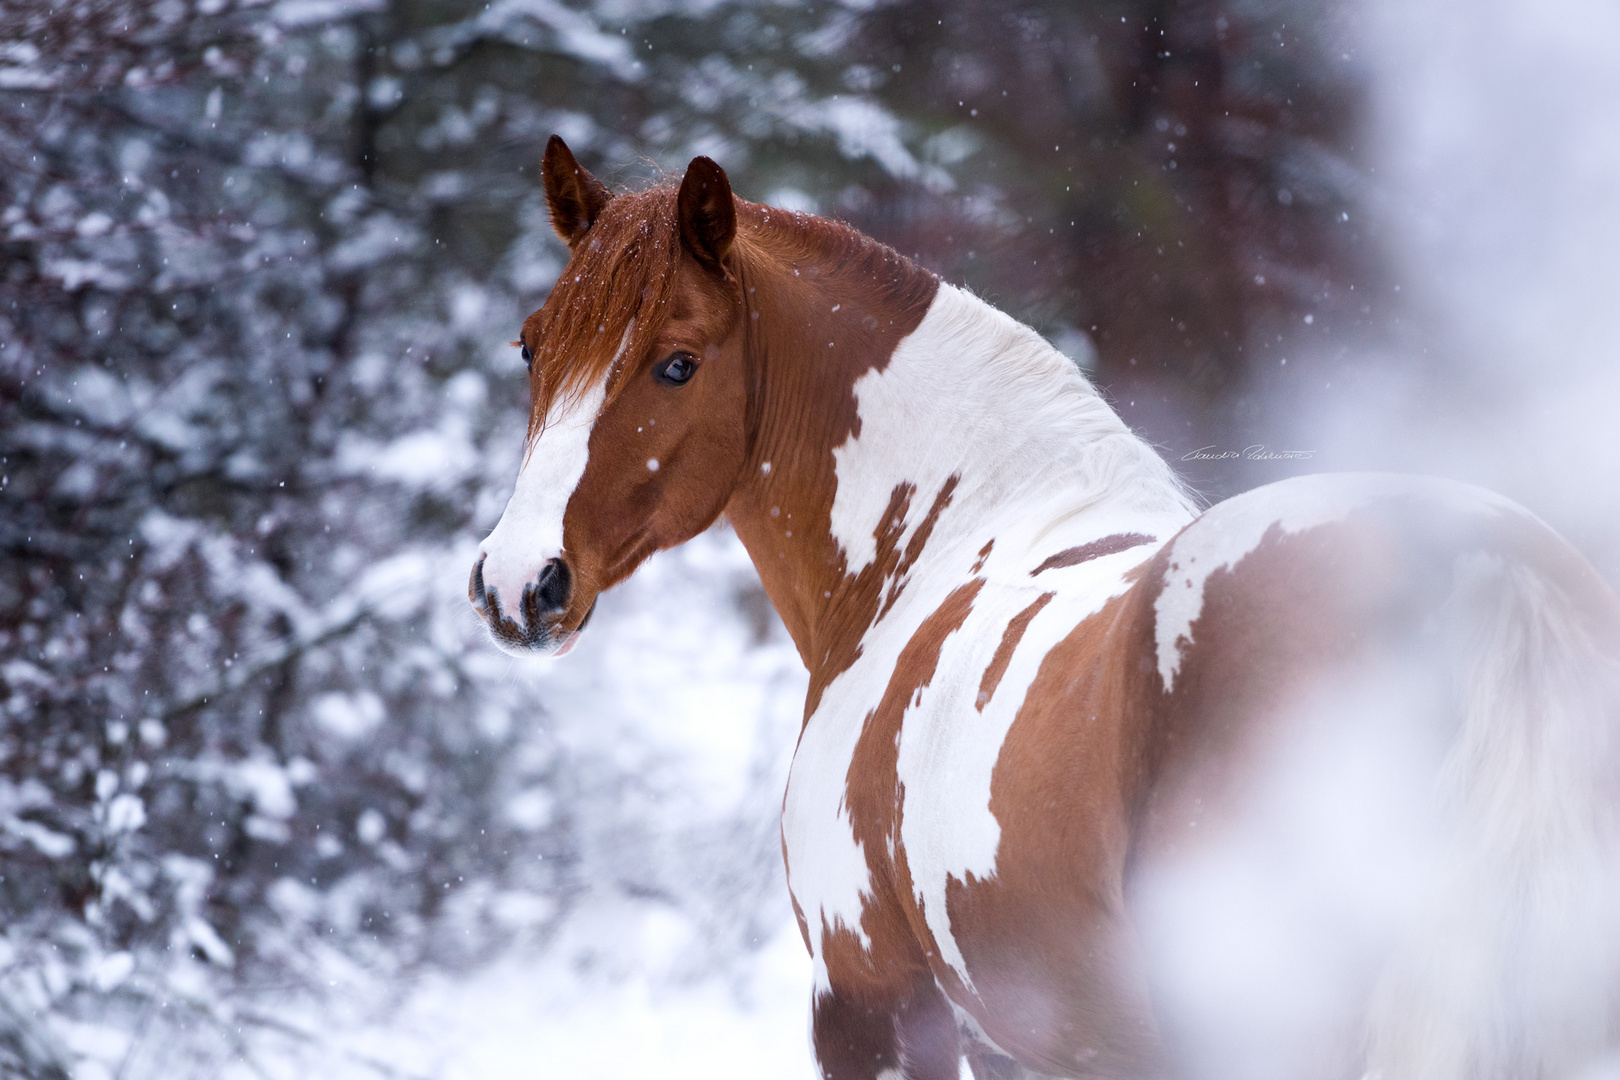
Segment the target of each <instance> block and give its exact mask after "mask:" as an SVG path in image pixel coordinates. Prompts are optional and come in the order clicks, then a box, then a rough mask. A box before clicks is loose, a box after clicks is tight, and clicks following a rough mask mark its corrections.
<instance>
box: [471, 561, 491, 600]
mask: <svg viewBox="0 0 1620 1080" xmlns="http://www.w3.org/2000/svg"><path fill="white" fill-rule="evenodd" d="M484 558H485V556H484V553H483V552H479V554H478V561H477V562H475V563H473V569H472V580H470V581H468V582H467V599H469V600H471V601H472V602H473V606H474V607H476V608H477V609H478V610H479V611H483V610H484V609H485V608H486V607H488V606H489V594H488V593H487V592H486V591H485V589H484Z"/></svg>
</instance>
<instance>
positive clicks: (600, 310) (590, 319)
mask: <svg viewBox="0 0 1620 1080" xmlns="http://www.w3.org/2000/svg"><path fill="white" fill-rule="evenodd" d="M676 192H677V188H676V187H675V185H673V184H667V183H666V184H659V185H657V186H654V187H650V188H647V189H646V190H644V191H626V192H620V193H618V194H616V195H614V196H613V198H612V199H610V200H609V201H608V204H607V205H606V206H605V207H604V208H603V209H602V212H601V214H600V215H599V216H598V217H597V219H596V221H595V222H594V223H592V225H591V229H590V231H589V232H588V233H586V234H585V236H584V238H583V240H582V242H581V245H580V247H579V248H578V249H576V250H575V251H574V254H573V258H571V259H570V260H569V263H568V266H567V268H566V269H564V271H563V275H562V277H560V278H558V279H557V284H556V285H555V286H553V287H552V290H551V295H550V296H548V297H547V298H546V302H545V304H544V305H543V306H542V307H541V308H540V310H539V311H537V312H535V313H534V315H532V316H530V319H529V325H528V326H526V327H525V329H527V330H530V331H531V332H532V340H533V341H535V342H536V343H537V346H538V348H537V350H536V353H535V357H534V365H535V378H534V380H533V389H534V395H535V408H534V409H533V410H532V411H531V412H530V414H529V415H530V420H529V439H530V440H531V441H532V440H534V439H535V438H537V437H538V436H539V427H540V425H542V424H543V423H544V422H545V418H546V416H547V415H548V414H549V413H550V410H551V405H552V403H553V402H554V401H556V400H557V399H558V398H559V397H562V398H564V399H567V398H568V397H570V396H572V395H575V394H578V393H580V392H581V391H583V390H584V388H585V387H587V386H591V385H593V384H594V383H595V382H596V381H597V380H599V379H602V378H604V377H605V378H607V379H608V381H609V386H608V393H609V395H610V396H611V394H612V392H613V390H614V389H615V388H616V386H615V384H616V383H617V381H618V378H619V376H620V375H621V371H620V370H615V365H616V362H617V361H618V359H619V357H620V356H621V355H622V356H640V355H642V354H643V353H644V352H646V350H647V349H648V348H650V347H651V345H652V338H653V336H654V335H655V334H656V333H657V331H658V328H659V326H660V325H662V323H663V319H662V318H661V317H651V318H649V317H642V318H639V319H638V318H637V314H638V313H641V312H646V313H647V315H653V314H655V313H657V312H658V311H659V309H661V308H663V307H665V306H666V305H668V303H669V300H670V297H671V295H672V294H673V292H674V289H675V267H676V265H677V262H678V261H679V258H680V244H681V241H680V233H679V229H678V226H677V222H676V218H675V196H676Z"/></svg>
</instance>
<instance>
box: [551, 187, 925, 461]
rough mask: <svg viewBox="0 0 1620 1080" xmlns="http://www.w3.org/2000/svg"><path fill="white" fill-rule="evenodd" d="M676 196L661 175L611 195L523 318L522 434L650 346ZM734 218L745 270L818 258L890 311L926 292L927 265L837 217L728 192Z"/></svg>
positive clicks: (671, 275) (659, 313)
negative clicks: (526, 365)
mask: <svg viewBox="0 0 1620 1080" xmlns="http://www.w3.org/2000/svg"><path fill="white" fill-rule="evenodd" d="M678 194H679V187H678V185H676V184H674V183H669V182H665V183H660V184H656V185H654V186H652V187H649V188H646V189H644V190H641V191H624V192H618V193H616V194H615V195H614V196H613V198H612V199H610V200H609V201H608V203H607V205H606V206H605V207H604V208H603V209H602V212H601V214H600V215H599V216H598V217H597V219H596V221H595V222H593V223H592V225H591V228H590V231H589V232H587V233H586V234H585V236H584V238H583V241H582V244H581V246H580V247H579V248H577V249H576V250H575V251H574V254H573V257H572V258H571V259H570V260H569V263H568V266H567V268H566V269H565V270H564V271H563V274H562V276H561V277H560V278H558V280H557V284H556V285H555V286H554V287H553V288H552V291H551V295H550V296H549V297H547V299H546V302H545V305H544V306H543V307H541V309H540V310H539V311H537V312H535V314H534V315H533V316H531V318H530V320H529V324H528V325H527V326H526V327H525V329H526V330H528V331H530V332H531V340H533V341H535V342H537V343H538V350H537V352H536V354H535V359H534V363H535V372H536V377H535V379H534V380H533V389H534V394H535V408H534V409H533V410H532V411H531V413H530V427H529V438H530V440H531V442H532V440H533V439H535V438H538V437H539V428H540V426H541V425H542V424H544V422H545V418H546V416H548V415H549V413H550V409H551V406H552V404H553V402H554V401H556V400H558V398H562V399H564V400H566V399H567V398H569V397H570V396H572V395H575V394H578V393H580V392H582V391H583V390H584V389H585V388H586V387H588V386H592V385H594V384H595V383H596V382H597V381H598V380H601V379H603V378H606V379H607V387H606V391H607V396H608V397H609V398H611V397H612V396H613V394H614V393H615V392H616V391H617V389H618V388H619V384H620V382H621V379H622V377H623V375H624V374H625V373H626V372H625V369H624V367H623V366H622V365H619V364H618V361H619V358H620V357H621V356H623V357H638V356H641V355H644V354H645V353H646V351H647V350H648V349H649V348H650V347H651V346H652V343H653V338H654V337H655V336H656V335H657V333H658V330H659V328H660V327H661V326H662V325H663V322H664V316H665V314H666V310H665V309H666V308H667V305H668V304H669V302H670V299H671V297H672V296H673V294H674V286H675V271H676V268H677V266H678V264H679V261H680V258H681V240H680V227H679V222H678V220H677V218H676V205H677V197H678ZM737 224H738V231H737V237H736V240H735V242H734V244H733V247H732V252H733V255H734V258H735V259H736V261H737V263H738V269H739V271H741V272H742V273H743V275H744V276H745V277H752V276H753V275H752V273H751V272H752V271H753V270H754V269H756V268H757V267H759V266H760V265H762V264H764V263H767V262H768V263H774V264H776V265H778V266H786V267H788V268H790V269H791V268H792V267H794V266H795V265H799V264H801V263H802V264H805V265H812V264H819V265H820V267H821V268H822V269H824V270H825V271H826V272H829V273H833V274H840V275H842V274H848V275H849V276H850V278H851V279H852V280H858V281H862V282H865V283H867V287H868V288H870V289H871V290H873V291H874V292H875V293H876V294H877V295H881V296H883V297H885V298H886V299H887V300H888V301H890V303H891V304H892V306H893V307H894V308H895V310H897V311H908V310H913V309H914V310H916V311H917V312H918V313H919V317H920V312H921V311H922V310H925V309H926V308H927V306H928V302H929V300H930V299H932V297H933V290H934V283H935V282H936V280H937V279H936V278H935V277H934V275H933V274H932V273H931V272H929V271H928V270H925V269H923V268H921V267H919V266H917V265H916V264H915V263H913V262H912V261H911V260H909V259H907V258H906V257H905V256H903V255H901V254H900V253H899V252H897V251H895V250H894V249H892V248H890V247H888V246H886V245H884V244H882V243H879V242H878V241H876V240H873V239H872V238H871V237H868V236H866V235H865V234H863V233H861V232H860V231H859V230H857V229H855V228H853V227H852V226H849V225H846V224H844V223H843V222H840V221H834V220H830V219H827V218H821V217H816V216H814V215H811V214H801V213H796V212H793V211H789V210H779V209H776V208H775V207H770V206H765V205H763V204H760V203H751V202H748V201H747V200H744V199H738V200H737ZM794 272H795V273H796V272H797V271H796V270H795V271H794Z"/></svg>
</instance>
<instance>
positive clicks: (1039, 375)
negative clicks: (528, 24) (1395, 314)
mask: <svg viewBox="0 0 1620 1080" xmlns="http://www.w3.org/2000/svg"><path fill="white" fill-rule="evenodd" d="M544 175H545V180H546V194H547V198H548V200H549V202H550V206H551V211H552V217H553V221H554V224H555V225H556V228H557V231H558V233H559V234H560V235H561V236H562V237H563V239H564V240H565V241H566V242H567V243H568V245H569V247H570V249H571V252H572V257H571V260H570V262H569V264H568V266H567V268H566V269H565V270H564V272H563V275H562V277H561V278H560V279H559V282H558V284H557V287H556V288H555V289H554V290H553V292H552V294H551V296H550V297H549V298H548V299H547V301H546V303H545V305H544V306H543V307H542V308H541V309H540V310H539V311H537V312H535V313H534V314H533V315H532V316H530V318H529V319H528V320H527V321H526V322H525V324H524V327H523V332H522V336H521V340H520V344H521V346H522V348H523V350H524V355H525V357H526V358H527V359H529V360H530V361H531V371H530V385H531V388H532V390H533V394H534V403H535V404H534V410H533V413H532V417H531V425H530V433H529V438H530V445H529V448H528V454H527V457H526V460H525V462H524V466H523V469H522V471H521V473H520V474H519V477H518V480H517V485H516V489H515V492H514V494H513V496H512V500H511V503H510V504H509V505H508V507H507V509H506V512H505V514H504V515H503V516H502V518H501V521H500V523H499V524H498V525H497V526H496V528H495V530H494V531H493V532H492V533H491V534H490V536H489V537H488V539H486V540H485V541H484V544H483V545H482V548H481V551H480V555H479V559H478V562H477V565H476V566H475V567H474V570H473V578H472V585H471V596H472V600H473V603H474V605H475V606H476V607H477V609H478V611H479V612H480V614H481V615H482V616H483V617H484V619H485V621H486V623H487V624H488V626H489V627H490V631H491V633H492V635H493V636H494V638H495V639H496V641H497V642H498V643H500V644H501V645H502V646H503V647H506V648H508V649H511V650H514V651H519V652H525V653H541V654H545V653H560V652H563V651H566V650H567V649H568V648H569V647H571V645H572V644H573V642H574V641H575V640H576V639H577V635H578V634H579V632H580V631H581V630H582V629H583V628H584V624H585V622H586V620H587V619H588V618H589V615H590V612H591V610H592V609H593V606H594V603H595V600H596V596H597V595H598V594H599V593H600V592H601V591H602V590H603V589H607V588H610V587H611V586H613V585H614V584H616V583H617V582H619V581H621V580H623V579H624V578H625V577H627V576H628V575H629V574H630V573H631V572H632V571H633V570H634V569H635V568H636V566H637V565H638V564H639V563H641V562H642V561H643V560H644V559H645V558H646V557H647V556H648V555H650V554H651V553H652V552H654V551H656V550H658V549H660V548H664V547H669V546H672V545H674V544H678V543H681V542H682V541H684V540H686V539H688V538H690V537H691V536H693V535H695V534H697V533H698V532H700V531H702V530H703V529H706V528H707V527H708V526H709V525H710V524H712V523H713V522H714V521H715V520H716V519H717V518H718V517H719V516H720V515H721V514H724V515H725V516H726V518H727V519H728V520H729V521H730V523H731V525H732V527H733V528H734V529H735V530H736V532H737V535H738V536H739V537H740V538H741V540H742V542H743V544H744V545H745V546H746V547H747V549H748V552H749V554H750V555H751V557H752V558H753V561H754V564H755V566H756V567H757V568H758V570H759V574H760V578H761V580H762V581H763V583H764V586H765V589H766V591H767V592H768V594H769V595H770V597H771V600H772V602H773V603H774V605H775V606H776V609H777V611H778V612H779V613H780V614H781V616H782V620H783V622H784V623H785V624H786V626H787V628H788V631H789V633H790V634H791V635H792V637H793V640H794V642H795V644H796V645H797V646H798V649H799V652H800V655H801V656H802V657H803V659H804V662H805V665H806V666H807V667H808V669H809V671H810V688H809V695H808V699H807V701H806V704H805V722H804V728H803V730H802V733H801V736H800V739H799V745H798V748H797V750H796V752H795V756H794V761H793V766H792V771H791V775H790V779H789V783H788V789H787V793H786V797H785V800H784V804H783V813H782V838H783V853H784V857H785V859H786V864H787V874H788V883H789V887H790V891H791V893H792V896H793V903H794V910H795V913H796V915H797V917H798V921H799V926H800V929H801V931H802V932H803V934H804V939H805V943H806V946H807V947H808V948H809V950H810V954H811V956H812V958H813V960H814V968H815V987H814V993H813V999H812V1000H813V1037H814V1045H815V1052H816V1056H817V1060H818V1062H819V1065H820V1068H821V1071H822V1075H823V1076H825V1077H829V1078H838V1080H844V1078H849V1080H857V1078H864V1080H876V1078H879V1077H884V1078H893V1077H905V1078H912V1080H946V1078H955V1077H956V1076H957V1075H958V1070H959V1067H960V1062H961V1059H962V1058H963V1057H964V1056H965V1057H966V1058H967V1060H968V1063H969V1064H970V1066H971V1067H972V1070H973V1072H974V1075H975V1076H976V1077H980V1078H984V1077H990V1076H995V1077H1011V1076H1017V1075H1030V1074H1035V1075H1047V1076H1072V1077H1078V1076H1088V1077H1089V1076H1108V1077H1139V1076H1140V1077H1147V1076H1164V1075H1197V1076H1220V1077H1224V1076H1234V1077H1240V1076H1241V1077H1270V1076H1276V1077H1279V1078H1284V1077H1287V1078H1298V1077H1323V1078H1328V1077H1339V1076H1342V1075H1361V1074H1364V1073H1365V1074H1369V1075H1382V1076H1384V1077H1387V1078H1389V1080H1395V1078H1397V1077H1424V1078H1442V1077H1443V1078H1452V1077H1455V1078H1458V1080H1460V1078H1462V1077H1474V1076H1498V1075H1500V1076H1506V1075H1510V1074H1512V1075H1518V1074H1526V1075H1529V1074H1534V1075H1552V1074H1553V1073H1559V1072H1573V1071H1575V1070H1577V1069H1579V1068H1581V1067H1584V1066H1586V1065H1588V1064H1590V1063H1593V1062H1596V1061H1598V1060H1599V1059H1600V1058H1602V1057H1603V1055H1605V1054H1607V1053H1611V1052H1613V1051H1614V1050H1615V1049H1616V1046H1617V1042H1616V1040H1617V1038H1620V1015H1617V1013H1616V1004H1615V1002H1616V1001H1620V977H1617V976H1620V916H1617V914H1616V911H1617V909H1616V908H1615V907H1614V905H1611V904H1610V903H1608V901H1607V897H1608V896H1610V895H1612V894H1613V890H1614V888H1615V886H1616V884H1617V868H1620V858H1617V853H1620V796H1617V792H1616V787H1615V784H1614V782H1613V777H1614V776H1615V775H1616V766H1617V765H1620V739H1617V737H1616V736H1617V732H1616V719H1617V716H1616V714H1617V702H1620V693H1617V688H1620V674H1617V672H1620V603H1617V602H1616V600H1615V597H1614V594H1613V593H1612V591H1610V590H1609V588H1608V586H1607V585H1606V584H1605V583H1604V582H1603V581H1602V579H1601V578H1600V577H1599V576H1598V575H1597V574H1596V572H1595V571H1593V570H1592V568H1591V567H1590V566H1589V565H1588V564H1587V563H1586V562H1585V561H1584V560H1582V559H1581V558H1580V556H1579V555H1577V554H1576V553H1575V552H1573V551H1572V550H1571V549H1570V548H1569V547H1568V545H1566V544H1565V543H1564V542H1563V541H1562V540H1560V539H1559V538H1558V537H1556V536H1555V535H1553V534H1552V533H1551V532H1550V531H1548V530H1547V529H1546V528H1545V527H1544V526H1542V525H1541V524H1540V523H1539V522H1537V521H1536V520H1535V519H1534V518H1533V517H1532V516H1531V515H1529V514H1528V513H1527V512H1526V511H1524V510H1522V509H1520V508H1518V507H1516V506H1515V505H1513V504H1511V503H1509V502H1507V501H1506V500H1504V499H1501V498H1499V497H1497V496H1494V495H1491V494H1489V493H1487V492H1484V491H1480V490H1478V489H1476V488H1470V487H1466V486H1463V485H1460V484H1454V483H1450V482H1447V481H1441V480H1430V479H1422V478H1408V477H1394V476H1368V475H1348V474H1343V475H1327V476H1318V477H1305V478H1298V479H1294V480H1289V481H1285V482H1282V483H1278V484H1273V485H1269V486H1267V487H1263V488H1260V489H1257V490H1255V491H1252V492H1249V493H1247V494H1245V495H1241V496H1238V497H1236V498H1234V499H1231V500H1228V501H1227V502H1224V503H1221V504H1219V505H1217V506H1215V507H1213V508H1211V509H1210V510H1208V511H1205V512H1204V513H1202V514H1199V513H1197V511H1196V509H1195V507H1194V504H1193V502H1192V500H1191V499H1190V498H1189V497H1188V495H1187V493H1186V492H1185V490H1184V489H1183V488H1182V487H1181V485H1180V484H1179V483H1178V482H1177V480H1176V478H1175V476H1174V475H1173V474H1172V472H1171V471H1170V469H1169V468H1168V467H1167V466H1166V465H1165V464H1164V462H1163V461H1162V460H1161V459H1160V458H1159V457H1158V456H1157V455H1156V454H1155V453H1154V452H1153V451H1152V449H1151V448H1150V447H1149V446H1147V444H1145V443H1144V442H1143V441H1142V440H1140V439H1139V438H1137V437H1136V436H1135V435H1134V434H1133V433H1132V432H1131V431H1130V430H1129V429H1128V428H1127V427H1126V426H1125V425H1124V424H1123V422H1121V421H1120V419H1119V418H1118V417H1117V416H1116V415H1115V414H1114V412H1113V411H1112V410H1111V409H1110V408H1109V407H1108V405H1107V404H1106V403H1105V402H1104V401H1103V399H1102V398H1101V397H1100V396H1099V395H1098V394H1097V393H1096V392H1095V390H1094V389H1093V388H1092V386H1091V385H1090V384H1089V383H1088V382H1087V381H1086V379H1085V378H1084V377H1083V376H1082V375H1081V374H1080V372H1079V371H1078V370H1076V368H1075V367H1074V365H1073V364H1072V363H1070V362H1069V361H1068V360H1067V359H1066V358H1065V357H1063V356H1062V355H1061V354H1060V353H1058V352H1057V351H1056V350H1055V349H1053V348H1051V347H1050V346H1049V345H1047V344H1046V342H1045V341H1043V340H1042V339H1041V338H1040V336H1039V335H1037V334H1036V333H1035V332H1034V331H1032V330H1030V329H1029V328H1028V327H1025V326H1022V325H1020V324H1019V323H1017V322H1015V321H1014V320H1012V319H1010V318H1008V317H1007V316H1005V315H1003V314H1001V313H1000V312H998V311H996V310H995V309H993V308H991V307H990V306H989V305H987V304H985V303H984V302H983V301H981V300H979V299H977V298H975V297H974V296H972V295H971V294H969V293H967V292H965V291H963V290H961V289H957V288H955V287H953V286H950V285H948V284H945V283H942V282H940V281H939V280H938V279H937V278H935V277H934V276H933V275H932V274H930V273H929V272H927V271H926V270H923V269H921V268H920V267H918V266H916V265H915V264H913V263H911V262H910V261H909V260H907V259H905V258H903V257H902V256H900V255H898V254H897V253H895V252H894V251H892V250H890V249H889V248H887V247H884V246H883V245H881V244H878V243H876V242H874V241H872V240H870V239H868V238H866V237H864V236H862V235H860V234H859V233H857V232H855V231H854V230H853V229H850V228H848V227H847V226H844V225H840V224H838V223H835V222H830V221H826V220H822V219H819V218H815V217H811V216H807V215H803V214H795V213H789V212H785V211H781V210H776V209H772V208H770V207H766V206H760V205H757V204H753V203H749V202H745V201H743V200H740V199H737V198H736V197H735V196H733V194H732V192H731V187H730V183H729V181H728V180H727V178H726V175H725V173H724V172H723V171H722V170H721V169H720V167H719V166H718V165H716V164H715V163H714V162H712V161H710V160H708V159H707V158H697V159H695V160H694V161H693V162H692V164H691V166H690V167H689V168H688V170H687V173H686V175H685V177H684V179H683V180H682V182H681V183H680V184H679V185H678V186H673V185H670V186H659V187H654V188H651V189H650V190H646V191H642V192H636V193H622V194H612V193H610V192H609V191H608V190H607V189H606V188H605V187H603V186H602V185H601V184H600V183H599V182H598V181H597V180H596V179H595V178H594V177H592V176H591V175H590V173H588V172H587V171H585V170H584V169H583V168H581V167H580V166H579V165H578V163H577V162H576V161H575V160H574V158H573V156H572V154H571V153H569V151H568V149H567V147H565V146H564V145H563V144H562V141H561V140H559V139H556V138H553V139H552V141H551V143H550V144H549V145H548V146H547V148H546V155H545V159H544Z"/></svg>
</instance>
